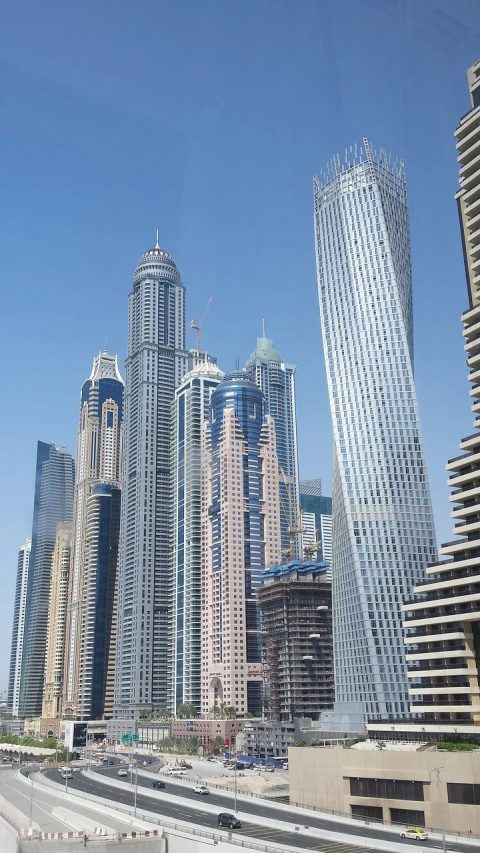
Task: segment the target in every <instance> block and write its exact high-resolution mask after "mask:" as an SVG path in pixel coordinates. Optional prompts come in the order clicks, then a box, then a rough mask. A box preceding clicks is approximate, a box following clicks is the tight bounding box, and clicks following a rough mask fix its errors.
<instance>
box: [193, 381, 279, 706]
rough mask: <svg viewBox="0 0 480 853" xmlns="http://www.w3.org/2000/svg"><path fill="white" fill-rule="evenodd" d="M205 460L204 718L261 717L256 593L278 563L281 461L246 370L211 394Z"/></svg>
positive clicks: (272, 426)
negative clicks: (221, 710) (219, 709)
mask: <svg viewBox="0 0 480 853" xmlns="http://www.w3.org/2000/svg"><path fill="white" fill-rule="evenodd" d="M202 457H203V469H202V573H203V578H202V715H203V716H208V714H209V711H210V709H211V708H212V706H214V705H217V706H219V705H221V704H224V705H227V706H231V707H233V708H235V709H236V712H237V715H238V716H239V717H244V716H245V715H246V714H247V712H248V713H252V714H260V713H261V709H262V703H263V673H262V651H261V628H260V613H259V608H258V604H257V601H256V591H257V589H258V586H259V585H260V581H261V571H262V569H264V568H265V566H272V565H278V563H279V562H280V558H281V532H280V506H279V482H278V460H277V453H276V441H275V424H274V421H273V418H271V417H270V416H269V415H267V414H265V398H264V395H263V392H262V391H261V390H260V389H259V388H257V386H256V385H254V383H253V382H251V381H250V380H249V379H248V377H247V376H246V374H245V372H244V371H231V372H230V373H227V374H226V375H225V379H224V381H223V382H222V383H221V384H220V385H219V386H218V387H217V388H216V389H215V391H214V392H213V394H212V407H211V419H210V422H209V423H208V424H206V425H205V429H204V432H203V453H202Z"/></svg>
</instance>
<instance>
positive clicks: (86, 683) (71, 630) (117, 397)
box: [63, 352, 123, 720]
mask: <svg viewBox="0 0 480 853" xmlns="http://www.w3.org/2000/svg"><path fill="white" fill-rule="evenodd" d="M122 450H123V380H122V377H121V376H120V373H119V371H118V365H117V357H116V356H114V355H110V354H109V353H107V352H101V353H99V355H97V356H95V358H94V360H93V367H92V372H91V374H90V376H89V378H88V379H87V380H86V381H85V382H84V383H83V386H82V391H81V395H80V416H79V425H78V432H77V464H76V480H75V507H74V539H73V545H72V567H71V573H70V587H69V605H68V619H67V645H66V655H65V676H64V693H63V708H64V711H65V712H66V713H68V715H69V716H72V717H73V718H74V719H81V720H84V719H89V718H90V717H91V715H92V708H91V696H92V690H93V689H94V685H95V689H99V685H100V684H103V683H104V676H103V669H102V671H100V670H98V671H97V670H95V668H94V667H93V665H92V654H93V650H94V649H96V648H97V645H98V643H99V642H103V639H102V640H100V639H99V636H98V634H99V632H100V634H101V635H102V638H103V634H104V633H105V632H107V634H108V636H110V633H111V630H112V624H111V623H112V606H113V603H112V606H109V607H108V608H107V610H106V611H105V612H102V611H101V606H100V603H99V602H98V612H96V610H95V608H94V609H92V606H91V601H92V598H93V600H95V597H96V596H98V595H100V596H101V595H103V594H106V584H107V577H108V578H109V583H112V582H113V583H115V573H116V555H117V552H118V540H119V535H120V518H119V512H115V510H113V512H112V514H111V517H110V515H109V523H110V520H111V524H112V527H111V529H110V527H109V526H108V524H107V527H105V526H104V527H103V528H102V535H103V540H102V541H103V542H104V543H107V542H108V546H109V548H108V550H107V552H106V553H105V554H103V556H102V557H101V556H100V555H98V554H97V557H95V558H93V557H92V553H93V549H94V548H95V547H97V551H98V545H97V546H94V545H92V536H94V533H93V531H92V522H91V520H89V507H90V510H91V505H92V503H93V504H96V503H97V499H93V501H91V495H92V492H93V490H94V489H95V488H96V486H97V485H99V484H105V488H106V493H108V495H111V494H113V501H114V502H115V501H116V502H118V504H119V502H120V491H119V490H120V481H121V475H122ZM102 494H103V492H102ZM96 533H97V535H98V533H99V531H98V530H97V531H96ZM112 549H113V550H112ZM113 554H115V567H114V568H112V566H111V562H112V555H113ZM105 561H106V564H105ZM112 571H113V572H114V577H113V580H112V578H111V573H112ZM97 660H98V661H99V662H100V657H99V652H98V649H97ZM98 666H99V667H100V669H101V665H100V663H99V664H98ZM100 705H101V709H102V711H103V705H102V703H100ZM98 708H99V706H98V703H97V711H98ZM102 716H103V714H102Z"/></svg>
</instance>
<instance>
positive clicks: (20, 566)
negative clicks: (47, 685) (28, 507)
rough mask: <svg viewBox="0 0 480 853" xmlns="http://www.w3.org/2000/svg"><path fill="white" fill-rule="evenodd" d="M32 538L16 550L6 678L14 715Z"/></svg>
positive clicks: (16, 706)
mask: <svg viewBox="0 0 480 853" xmlns="http://www.w3.org/2000/svg"><path fill="white" fill-rule="evenodd" d="M31 550H32V540H31V538H30V537H27V538H26V539H25V543H24V544H23V545H22V546H21V548H20V550H19V552H18V560H17V583H16V586H15V604H14V608H13V628H12V648H11V654H10V674H9V679H8V699H7V708H8V710H9V711H10V713H11V714H13V715H14V716H15V717H17V716H18V705H19V701H20V679H21V676H22V656H23V635H24V632H25V607H26V603H27V586H28V568H29V565H30V553H31Z"/></svg>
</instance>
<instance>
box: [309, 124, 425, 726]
mask: <svg viewBox="0 0 480 853" xmlns="http://www.w3.org/2000/svg"><path fill="white" fill-rule="evenodd" d="M314 196H315V238H316V249H317V276H318V295H319V301H320V313H321V320H322V334H323V346H324V353H325V363H326V370H327V381H328V390H329V396H330V408H331V413H332V421H333V436H334V469H333V491H332V500H333V548H332V550H333V566H332V574H333V618H334V655H335V681H336V699H337V701H339V702H362V703H363V704H364V708H365V711H366V713H367V714H368V716H369V717H371V718H372V717H388V716H398V715H399V714H403V713H405V712H406V711H407V710H408V687H407V671H406V664H405V660H404V651H403V642H402V627H401V618H400V608H401V604H402V600H403V599H404V598H405V597H406V596H408V595H409V594H410V593H411V592H412V589H413V586H414V584H415V583H417V582H418V581H419V580H420V579H421V578H422V577H423V576H424V568H425V566H426V564H427V563H429V562H433V561H434V560H435V559H436V545H435V531H434V522H433V515H432V508H431V503H430V490H429V485H428V480H427V472H426V464H425V456H424V451H423V441H422V435H421V430H420V418H419V413H418V407H417V398H416V392H415V384H414V379H413V318H412V279H411V266H410V236H409V222H408V208H407V193H406V182H405V172H404V166H403V163H400V164H395V165H392V164H391V163H390V160H389V158H388V156H387V155H386V153H385V152H383V151H381V152H380V154H379V155H376V154H375V153H373V152H372V151H371V149H370V146H369V145H368V143H367V141H366V140H365V141H364V145H363V148H360V149H359V150H358V151H357V150H356V149H355V150H354V151H352V150H351V153H350V156H349V157H348V158H347V160H346V162H345V163H344V164H343V165H342V164H341V163H340V161H339V159H338V158H337V159H335V160H334V162H333V163H332V166H331V169H330V170H329V172H328V174H327V175H325V176H324V179H323V181H320V180H319V179H318V178H315V181H314Z"/></svg>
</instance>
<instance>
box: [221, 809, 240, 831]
mask: <svg viewBox="0 0 480 853" xmlns="http://www.w3.org/2000/svg"><path fill="white" fill-rule="evenodd" d="M218 823H219V825H220V826H227V827H228V828H229V829H241V828H242V824H241V823H240V821H239V819H238V817H235V815H234V814H230V813H229V812H220V814H219V815H218Z"/></svg>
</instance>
